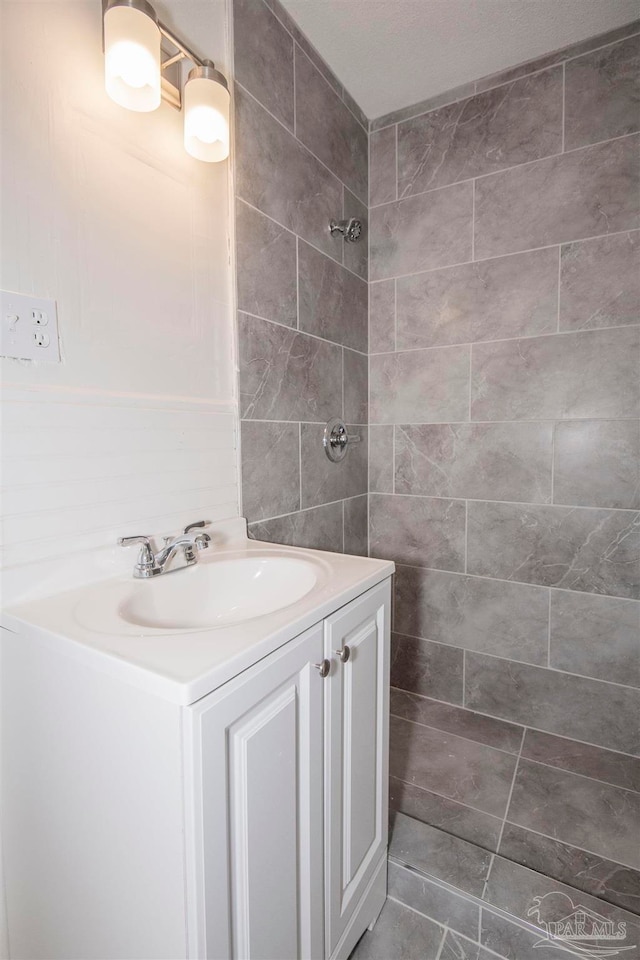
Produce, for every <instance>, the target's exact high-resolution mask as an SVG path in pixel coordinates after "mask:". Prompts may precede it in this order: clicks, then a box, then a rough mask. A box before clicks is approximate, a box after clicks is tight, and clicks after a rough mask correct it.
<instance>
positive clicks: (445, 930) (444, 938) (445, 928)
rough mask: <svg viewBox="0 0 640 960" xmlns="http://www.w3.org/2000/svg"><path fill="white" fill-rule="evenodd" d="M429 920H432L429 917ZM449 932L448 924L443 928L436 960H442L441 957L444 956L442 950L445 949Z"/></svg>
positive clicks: (434, 921)
mask: <svg viewBox="0 0 640 960" xmlns="http://www.w3.org/2000/svg"><path fill="white" fill-rule="evenodd" d="M420 916H424V914H420ZM428 919H430V920H432V918H431V917H429V918H428ZM432 922H433V923H436V922H437V921H436V920H432ZM448 932H449V927H447V926H446V924H445V925H444V926H443V927H442V938H441V940H440V945H439V946H438V952H437V953H436V956H435V960H440V957H441V956H442V949H443V947H444V942H445V940H446V939H447V934H448Z"/></svg>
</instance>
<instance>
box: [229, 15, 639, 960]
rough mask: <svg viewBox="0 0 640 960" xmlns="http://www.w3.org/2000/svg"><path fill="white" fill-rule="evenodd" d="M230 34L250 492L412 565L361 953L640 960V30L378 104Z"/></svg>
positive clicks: (331, 544) (293, 45)
mask: <svg viewBox="0 0 640 960" xmlns="http://www.w3.org/2000/svg"><path fill="white" fill-rule="evenodd" d="M233 33H234V53H235V79H236V86H235V93H234V100H235V141H236V197H235V203H236V261H237V278H238V287H237V296H238V310H239V314H238V329H239V344H238V350H239V368H240V407H241V417H242V423H241V442H242V492H243V512H244V515H245V516H246V517H247V519H248V521H249V531H250V534H251V535H252V536H254V537H256V538H258V539H262V540H270V541H275V542H280V543H290V544H295V545H298V546H307V547H316V548H320V549H326V550H334V551H344V552H346V553H357V554H363V555H366V554H367V553H369V554H370V555H371V556H372V557H382V558H388V559H392V560H394V561H395V563H396V566H397V573H396V577H395V597H394V635H393V651H392V689H391V714H392V717H391V750H390V773H391V778H390V807H391V811H390V814H391V821H392V828H391V842H390V855H389V900H388V901H387V905H386V906H385V909H384V911H383V914H382V915H381V917H380V919H379V921H378V924H377V925H376V927H375V928H374V930H373V931H372V932H371V933H368V934H366V935H365V937H364V938H363V940H362V941H361V943H360V945H359V946H358V947H357V948H356V955H357V956H358V958H359V960H366V958H369V960H375V958H380V960H405V958H414V957H415V958H420V960H436V958H438V960H490V958H491V957H494V955H497V956H498V957H504V958H506V960H530V958H532V960H533V958H537V960H555V958H557V957H560V956H565V955H567V951H568V952H569V953H570V954H571V953H572V952H573V953H575V954H576V955H577V956H583V957H585V956H586V957H594V956H605V955H608V956H617V955H618V954H619V955H621V956H624V957H628V958H632V957H636V956H639V955H640V918H639V917H638V913H640V843H639V827H638V825H639V823H640V759H639V758H638V754H639V752H640V693H639V687H640V603H639V602H638V601H639V598H640V580H639V567H640V559H639V557H640V544H639V540H640V537H639V531H640V514H639V513H638V511H639V510H640V428H639V420H638V417H639V415H640V327H639V326H638V324H639V322H640V316H639V315H640V231H639V228H640V214H639V196H640V193H639V183H638V172H639V157H638V134H637V131H638V130H640V105H639V99H638V77H639V74H640V23H636V24H632V25H629V26H628V27H627V28H624V29H621V30H617V31H615V32H614V33H610V34H607V35H602V36H598V37H594V38H593V39H592V40H590V41H587V42H583V43H581V44H579V45H578V46H574V47H571V48H567V49H564V50H560V51H557V52H554V53H551V54H549V55H548V56H545V57H544V58H543V59H542V60H539V61H535V62H531V63H526V64H523V65H521V66H517V67H514V68H513V69H510V70H508V71H506V72H504V73H502V74H499V75H494V76H489V77H484V78H479V79H478V80H476V81H475V82H473V83H470V84H466V85H465V86H464V87H463V88H458V89H456V90H452V91H450V92H449V93H447V94H443V95H442V96H440V97H438V98H437V99H436V100H432V101H429V102H423V103H419V104H415V105H407V107H406V108H405V109H403V110H401V111H398V112H396V113H394V114H392V115H388V116H385V117H381V118H377V119H374V120H370V119H368V118H366V117H365V116H364V115H363V114H362V112H361V111H360V109H359V108H358V106H357V104H356V103H355V102H354V101H353V100H352V98H351V96H350V95H349V93H348V91H347V90H345V89H344V87H343V86H342V84H341V82H340V81H339V79H338V78H336V76H335V75H334V74H333V73H332V71H331V70H330V69H329V67H328V66H327V64H326V63H325V62H324V61H323V60H322V58H321V57H320V56H319V54H318V53H317V52H316V50H315V49H314V48H313V47H312V46H311V44H310V43H309V41H308V40H307V38H306V37H305V36H304V35H303V34H302V33H301V31H300V29H299V28H298V26H297V25H296V23H295V22H294V21H293V20H292V19H291V17H290V16H289V14H288V13H287V11H286V10H285V9H284V8H283V7H282V6H280V5H279V3H278V0H234V4H233ZM332 221H346V222H345V223H342V224H341V226H340V228H339V229H338V228H334V230H333V231H332V230H331V229H330V224H331V222H332ZM354 221H359V223H360V230H359V231H358V229H356V227H355V225H354ZM358 232H359V233H360V235H359V236H358V237H356V236H355V235H352V236H351V237H349V236H348V234H349V233H352V234H355V233H358ZM334 418H341V419H342V420H343V421H344V423H345V425H346V431H347V433H348V434H350V435H352V436H357V437H359V438H360V442H359V443H353V444H352V443H351V442H349V444H347V454H346V456H344V457H343V458H342V459H339V460H338V461H337V462H334V461H332V460H330V459H329V458H328V457H327V456H326V454H325V448H324V446H323V437H324V431H325V425H326V424H327V423H328V422H329V421H331V420H333V419H334ZM578 914H579V915H580V917H581V918H582V921H581V922H583V927H582V928H581V930H582V933H583V936H582V938H580V936H578V935H576V936H574V937H573V939H571V940H565V941H563V943H562V944H560V945H559V944H558V943H557V942H553V941H552V939H549V936H550V931H551V930H552V929H557V928H556V927H554V926H553V925H554V924H559V923H560V924H564V925H565V930H566V929H568V927H567V923H570V921H571V918H572V917H574V918H575V916H577V915H578ZM585 917H586V921H585V920H584V918H585ZM585 922H586V923H587V927H588V929H589V930H590V931H591V939H589V936H587V935H585V934H584V930H585V927H584V923H585ZM594 924H595V925H596V928H597V929H596V934H593V930H592V928H593V925H594ZM589 925H591V926H589ZM589 951H591V952H589ZM595 951H600V952H595ZM606 951H608V952H606Z"/></svg>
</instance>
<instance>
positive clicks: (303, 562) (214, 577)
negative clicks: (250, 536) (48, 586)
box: [75, 554, 325, 636]
mask: <svg viewBox="0 0 640 960" xmlns="http://www.w3.org/2000/svg"><path fill="white" fill-rule="evenodd" d="M324 577H325V571H324V569H323V564H322V563H321V562H317V561H315V560H311V559H301V558H299V557H291V556H286V555H278V554H275V555H274V554H266V555H262V556H261V555H254V556H246V554H245V555H241V556H237V557H232V556H231V557H230V556H229V554H227V555H226V557H225V559H221V560H215V559H214V560H210V561H209V560H207V561H201V562H200V563H198V564H197V565H195V566H192V567H186V568H185V569H184V570H178V571H173V572H171V573H166V574H163V575H162V576H159V577H156V578H154V579H152V580H133V579H132V580H130V581H122V580H119V581H117V582H111V583H110V584H109V585H108V586H106V585H102V587H99V588H98V587H95V588H93V589H90V590H88V591H87V595H86V596H85V597H84V598H83V599H82V600H81V601H80V603H78V605H77V606H76V610H75V617H76V620H77V621H78V622H79V623H80V624H81V625H82V626H84V627H87V628H88V629H90V630H93V631H97V632H100V633H119V634H122V633H125V634H130V635H134V636H146V635H153V634H168V633H185V632H186V633H192V632H194V631H198V630H210V629H211V628H215V627H228V626H233V625H234V624H238V623H243V622H245V621H247V620H253V619H255V618H256V617H262V616H266V615H267V614H269V613H273V612H274V611H276V610H281V609H283V608H284V607H288V606H291V605H292V604H294V603H296V602H297V601H298V600H301V599H302V597H304V596H306V595H307V594H308V593H309V592H310V591H311V590H313V588H314V587H315V586H316V585H317V584H318V583H319V582H321V581H322V580H323V579H324Z"/></svg>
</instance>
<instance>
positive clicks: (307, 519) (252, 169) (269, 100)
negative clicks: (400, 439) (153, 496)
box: [233, 0, 368, 555]
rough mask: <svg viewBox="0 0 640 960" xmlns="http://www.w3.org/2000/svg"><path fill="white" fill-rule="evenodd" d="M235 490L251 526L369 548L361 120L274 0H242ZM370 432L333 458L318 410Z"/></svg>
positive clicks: (266, 532)
mask: <svg viewBox="0 0 640 960" xmlns="http://www.w3.org/2000/svg"><path fill="white" fill-rule="evenodd" d="M233 18H234V49H235V80H236V86H235V125H236V253H237V293H238V309H239V315H238V354H239V357H238V359H239V368H240V369H239V393H240V413H241V417H242V423H241V444H242V495H243V508H244V515H245V516H246V517H247V520H248V521H249V534H250V535H251V536H253V537H256V538H258V539H261V540H271V541H276V542H280V543H288V544H295V545H298V546H307V547H318V548H320V549H325V550H334V551H339V552H342V551H343V550H344V551H347V552H350V553H360V554H364V555H366V553H367V536H368V533H367V512H368V511H367V493H368V476H367V474H368V465H367V422H368V410H367V407H368V359H367V354H368V284H367V280H368V255H367V254H368V242H367V239H366V233H365V238H364V239H363V240H362V241H361V243H360V244H359V245H357V246H356V245H351V246H349V247H347V246H346V245H345V244H344V243H343V241H342V240H337V239H333V238H331V236H330V235H329V230H328V224H329V220H330V219H332V218H334V217H335V218H340V217H342V216H345V217H348V216H359V217H361V218H362V219H363V220H364V221H365V224H366V221H367V219H368V211H367V201H368V131H367V121H366V118H364V117H363V116H362V114H361V112H360V111H359V110H358V108H357V105H356V104H354V102H353V101H352V100H351V98H350V97H349V95H348V93H347V92H346V91H345V90H344V88H343V87H342V85H341V84H340V82H339V81H338V80H337V78H336V77H335V76H334V75H333V74H332V73H331V71H330V70H329V68H328V67H327V65H326V64H325V63H324V62H323V60H322V59H321V58H320V57H319V55H318V54H317V53H316V51H315V50H314V49H313V47H311V45H310V44H309V43H308V41H307V40H306V38H305V37H304V36H303V35H302V34H301V33H300V31H299V30H298V28H297V27H296V25H295V24H294V23H293V21H292V20H291V19H290V17H289V16H288V14H287V13H286V11H285V10H284V8H283V7H281V6H280V4H279V3H278V2H277V0H268V2H263V0H234V3H233ZM336 416H341V417H344V418H345V420H346V421H347V422H348V423H349V425H350V429H351V430H352V431H353V432H358V433H360V434H361V435H362V439H363V442H362V443H361V444H360V445H359V446H358V447H355V446H354V447H353V448H352V449H351V450H350V452H349V455H348V457H347V458H346V460H345V461H343V462H342V463H340V464H332V463H330V462H329V460H328V459H327V458H326V456H325V454H324V451H323V448H322V431H323V426H324V424H325V422H326V421H327V420H329V419H331V418H332V417H336Z"/></svg>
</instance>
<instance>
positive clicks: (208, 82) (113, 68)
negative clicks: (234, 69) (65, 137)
mask: <svg viewBox="0 0 640 960" xmlns="http://www.w3.org/2000/svg"><path fill="white" fill-rule="evenodd" d="M103 22H104V59H105V87H106V90H107V93H108V94H109V96H110V97H111V99H112V100H114V101H115V102H116V103H118V104H119V105H120V106H121V107H126V108H127V110H136V111H138V112H143V113H146V112H149V111H151V110H156V109H157V108H158V107H159V106H160V102H161V100H164V101H165V102H167V103H169V104H170V105H171V106H172V107H175V108H176V109H177V110H181V109H182V107H183V105H184V145H185V149H186V151H187V153H189V154H191V156H192V157H195V158H196V159H197V160H204V161H206V162H208V163H216V162H218V161H220V160H226V158H227V157H228V156H229V87H228V85H227V81H226V79H225V77H224V75H223V74H222V73H220V71H219V70H216V68H215V65H214V64H213V63H212V61H211V60H201V59H200V58H199V57H197V56H196V55H195V53H194V52H193V51H192V50H191V49H190V48H189V47H188V46H187V45H186V44H185V43H183V41H182V40H180V38H179V37H178V36H177V35H176V34H175V33H173V32H172V31H171V30H169V29H168V27H166V26H165V25H164V24H163V23H161V21H160V20H159V19H158V17H157V15H156V12H155V10H154V9H153V7H152V6H151V4H150V3H148V2H147V0H105V2H104V21H103ZM167 47H169V49H167ZM174 51H175V52H174ZM183 60H189V61H191V63H193V64H194V67H193V69H192V70H190V72H189V75H188V77H187V82H186V83H185V85H184V91H182V89H181V84H180V79H179V76H180V73H179V66H178V65H179V64H180V63H181V61H183ZM171 68H174V69H173V71H172V70H171ZM169 75H171V76H172V77H173V80H175V81H177V82H172V80H170V79H169Z"/></svg>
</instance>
